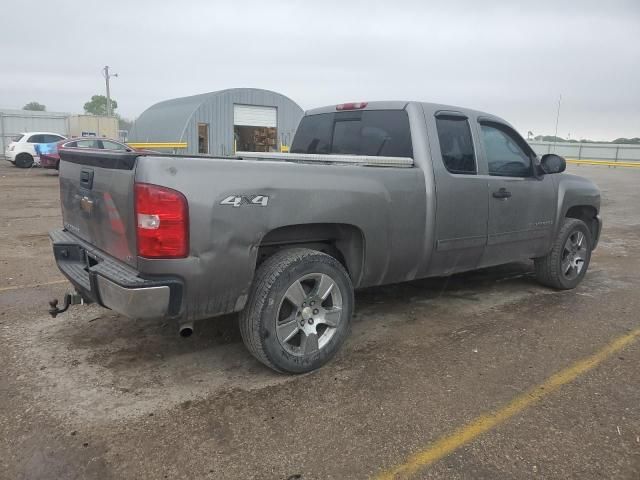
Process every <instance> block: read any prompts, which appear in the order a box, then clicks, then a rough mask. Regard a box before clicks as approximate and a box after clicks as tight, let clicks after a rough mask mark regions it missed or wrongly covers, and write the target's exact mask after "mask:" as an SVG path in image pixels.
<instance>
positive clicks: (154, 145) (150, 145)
mask: <svg viewBox="0 0 640 480" xmlns="http://www.w3.org/2000/svg"><path fill="white" fill-rule="evenodd" d="M127 145H129V146H130V147H133V148H187V142H134V143H127Z"/></svg>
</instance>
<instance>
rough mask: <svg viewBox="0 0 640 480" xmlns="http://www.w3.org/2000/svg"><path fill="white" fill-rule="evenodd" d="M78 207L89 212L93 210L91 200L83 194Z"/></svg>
mask: <svg viewBox="0 0 640 480" xmlns="http://www.w3.org/2000/svg"><path fill="white" fill-rule="evenodd" d="M80 208H81V209H82V210H83V211H84V212H86V213H88V214H91V212H92V211H93V200H91V199H90V198H89V197H87V196H86V195H85V196H84V197H82V198H81V199H80Z"/></svg>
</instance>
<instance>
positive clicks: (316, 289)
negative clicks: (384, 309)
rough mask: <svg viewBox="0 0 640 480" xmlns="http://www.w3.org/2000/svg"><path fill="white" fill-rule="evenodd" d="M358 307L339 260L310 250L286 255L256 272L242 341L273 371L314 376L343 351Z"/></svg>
mask: <svg viewBox="0 0 640 480" xmlns="http://www.w3.org/2000/svg"><path fill="white" fill-rule="evenodd" d="M353 304H354V299H353V285H352V284H351V279H350V278H349V275H348V274H347V272H346V270H345V269H344V267H343V266H342V265H341V264H340V262H338V261H337V260H336V259H335V258H333V257H331V256H330V255H327V254H325V253H321V252H318V251H315V250H309V249H305V248H292V249H288V250H281V251H279V252H277V253H275V254H274V255H272V256H271V257H269V258H268V259H267V260H266V261H265V262H264V263H263V264H262V265H261V266H260V268H259V269H258V271H257V272H256V276H255V279H254V282H253V285H252V287H251V292H250V295H249V300H248V302H247V305H246V307H245V309H244V310H243V311H242V313H241V314H240V320H239V321H240V333H241V334H242V340H243V341H244V344H245V345H246V346H247V349H248V350H249V351H250V352H251V354H252V355H253V356H254V357H256V358H257V359H258V360H259V361H260V362H262V363H263V364H265V365H266V366H267V367H269V368H272V369H273V370H276V371H278V372H288V373H305V372H309V371H311V370H315V369H317V368H319V367H321V366H322V365H324V364H325V363H327V362H328V361H329V360H330V359H331V358H332V357H333V356H334V355H335V354H336V352H337V351H338V350H339V349H340V347H341V345H342V343H343V342H344V340H345V338H346V337H347V336H348V334H349V331H350V329H351V316H352V313H353ZM314 332H315V337H314Z"/></svg>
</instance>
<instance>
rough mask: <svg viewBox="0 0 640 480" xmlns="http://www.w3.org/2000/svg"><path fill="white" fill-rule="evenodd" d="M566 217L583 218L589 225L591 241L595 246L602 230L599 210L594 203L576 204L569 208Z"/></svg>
mask: <svg viewBox="0 0 640 480" xmlns="http://www.w3.org/2000/svg"><path fill="white" fill-rule="evenodd" d="M565 217H566V218H576V219H578V220H582V221H583V222H584V223H585V224H586V225H587V228H588V229H589V232H591V240H592V242H591V243H592V244H593V245H594V247H595V243H596V242H597V240H598V234H599V231H600V229H599V220H598V210H597V209H596V208H595V207H594V206H592V205H574V206H572V207H570V208H569V209H567V213H566V214H565Z"/></svg>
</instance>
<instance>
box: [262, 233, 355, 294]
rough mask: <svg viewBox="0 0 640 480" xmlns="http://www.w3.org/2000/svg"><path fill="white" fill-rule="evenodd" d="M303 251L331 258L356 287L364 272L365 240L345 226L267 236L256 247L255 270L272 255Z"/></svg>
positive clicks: (267, 234) (268, 234)
mask: <svg viewBox="0 0 640 480" xmlns="http://www.w3.org/2000/svg"><path fill="white" fill-rule="evenodd" d="M296 247H303V248H309V249H312V250H318V251H320V252H323V253H326V254H328V255H331V256H332V257H334V258H335V259H336V260H338V261H339V262H340V263H341V264H342V265H343V266H344V268H345V269H346V270H347V273H348V274H349V276H350V277H351V281H352V283H353V285H354V287H356V286H358V284H359V283H360V280H361V278H362V274H363V270H364V255H365V239H364V234H363V232H362V230H361V229H360V228H358V227H357V226H355V225H351V224H346V223H304V224H294V225H286V226H281V227H278V228H274V229H273V230H270V231H269V232H267V233H266V234H265V235H264V236H263V237H262V239H261V241H260V243H259V244H258V254H257V257H256V269H257V268H258V267H259V266H260V264H262V262H264V261H265V260H266V259H267V258H269V257H270V256H271V255H273V254H274V253H275V252H277V251H279V250H282V249H285V248H296Z"/></svg>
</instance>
